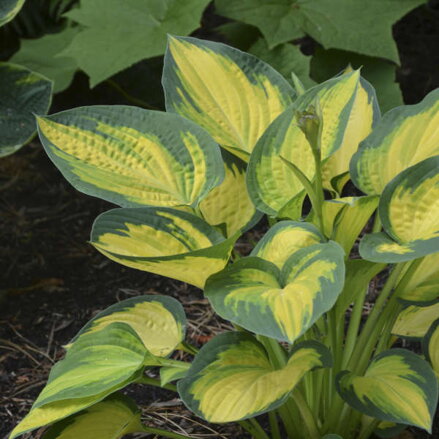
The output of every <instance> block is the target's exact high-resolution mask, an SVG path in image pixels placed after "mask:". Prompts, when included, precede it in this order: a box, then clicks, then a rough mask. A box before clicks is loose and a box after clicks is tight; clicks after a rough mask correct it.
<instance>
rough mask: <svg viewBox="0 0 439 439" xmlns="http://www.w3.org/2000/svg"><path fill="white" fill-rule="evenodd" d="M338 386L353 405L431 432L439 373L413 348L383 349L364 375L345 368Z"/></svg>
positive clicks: (378, 415)
mask: <svg viewBox="0 0 439 439" xmlns="http://www.w3.org/2000/svg"><path fill="white" fill-rule="evenodd" d="M336 386H337V390H338V392H339V394H340V395H341V397H342V398H343V399H344V400H345V401H346V402H347V403H348V404H349V405H350V406H351V407H353V408H354V409H356V410H358V411H360V412H362V413H365V414H366V415H368V416H372V417H374V418H377V419H381V420H384V421H391V422H397V423H400V424H408V425H415V426H417V427H421V428H424V429H425V430H427V431H429V432H431V423H432V418H433V415H434V411H435V410H436V405H437V398H438V386H437V381H436V377H435V375H434V372H433V371H432V369H431V367H430V365H429V364H428V363H427V362H426V361H425V360H423V359H422V358H420V357H419V356H417V355H416V354H414V353H412V352H410V351H406V350H404V349H391V350H388V351H385V352H382V353H381V354H379V355H377V356H376V357H375V358H374V359H373V360H372V362H371V364H370V365H369V367H368V369H367V370H366V373H365V374H364V376H356V375H354V374H353V373H351V372H349V371H347V370H345V371H342V372H341V373H340V374H338V376H337V378H336Z"/></svg>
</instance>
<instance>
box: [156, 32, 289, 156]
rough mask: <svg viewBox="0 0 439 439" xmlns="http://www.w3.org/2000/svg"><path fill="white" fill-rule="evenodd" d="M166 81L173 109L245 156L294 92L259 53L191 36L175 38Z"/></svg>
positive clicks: (169, 107)
mask: <svg viewBox="0 0 439 439" xmlns="http://www.w3.org/2000/svg"><path fill="white" fill-rule="evenodd" d="M163 86H164V90H165V97H166V109H167V111H171V112H175V113H178V114H181V115H182V116H184V117H187V118H188V119H191V120H193V121H194V122H196V123H197V124H198V125H200V126H202V127H203V128H204V129H205V130H206V131H207V132H208V133H209V134H210V135H211V136H212V137H213V138H214V139H215V140H216V141H217V142H218V143H219V144H220V145H221V146H223V147H224V148H226V149H228V150H229V151H230V152H232V153H233V154H235V155H237V156H238V157H239V158H241V159H243V160H245V161H247V160H248V157H249V154H250V153H251V151H252V149H253V147H254V145H255V143H256V141H257V140H258V139H259V137H260V136H261V134H262V133H263V132H264V131H265V128H266V127H267V126H268V125H269V124H270V122H271V121H273V120H274V119H275V118H276V116H278V115H279V114H280V113H281V112H282V111H284V110H285V109H286V108H287V106H288V105H290V104H291V103H292V98H293V97H294V90H293V89H292V87H291V86H290V85H289V84H288V82H287V81H286V80H285V79H284V78H283V77H282V76H281V75H280V73H278V72H276V71H275V70H274V69H273V68H272V67H270V66H269V65H268V64H266V63H264V62H263V61H261V60H259V59H258V58H256V57H254V56H253V55H249V54H247V53H244V52H241V51H240V50H238V49H234V48H232V47H229V46H226V45H224V44H221V43H215V42H212V41H204V40H198V39H196V38H190V37H170V38H169V42H168V48H167V51H166V55H165V67H164V71H163Z"/></svg>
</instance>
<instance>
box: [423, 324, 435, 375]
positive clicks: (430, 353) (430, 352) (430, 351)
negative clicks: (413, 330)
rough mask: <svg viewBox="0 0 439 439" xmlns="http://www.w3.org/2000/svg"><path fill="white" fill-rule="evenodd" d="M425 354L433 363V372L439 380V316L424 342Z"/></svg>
mask: <svg viewBox="0 0 439 439" xmlns="http://www.w3.org/2000/svg"><path fill="white" fill-rule="evenodd" d="M422 347H423V351H424V354H425V356H426V358H427V359H428V361H429V362H430V363H431V365H432V367H433V370H434V371H435V373H436V376H437V378H438V379H439V316H438V319H437V320H435V321H434V322H433V324H432V325H431V326H430V329H429V330H428V332H427V334H426V335H425V337H424V339H423V340H422Z"/></svg>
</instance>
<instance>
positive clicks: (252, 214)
mask: <svg viewBox="0 0 439 439" xmlns="http://www.w3.org/2000/svg"><path fill="white" fill-rule="evenodd" d="M222 156H223V160H224V168H225V169H224V172H225V177H224V180H223V182H222V183H221V184H220V185H219V186H217V187H216V188H214V189H212V190H211V191H210V192H209V194H208V195H207V197H206V198H204V199H203V200H202V201H201V203H200V204H199V208H200V211H201V214H202V215H203V218H204V219H205V220H206V221H207V222H208V223H209V224H211V225H213V226H217V225H221V224H223V225H224V226H225V229H226V235H227V236H228V237H230V236H232V235H234V234H235V233H236V232H238V231H241V233H242V232H244V231H246V230H247V229H249V228H251V227H252V226H254V225H255V224H256V223H257V222H258V221H259V220H260V219H261V217H262V213H261V212H258V211H257V210H256V208H255V206H254V204H253V202H252V200H251V199H250V196H249V194H248V191H247V185H246V183H245V173H246V168H247V164H246V163H245V162H243V161H242V160H240V159H239V158H238V157H236V156H234V155H232V154H230V153H228V152H227V151H222Z"/></svg>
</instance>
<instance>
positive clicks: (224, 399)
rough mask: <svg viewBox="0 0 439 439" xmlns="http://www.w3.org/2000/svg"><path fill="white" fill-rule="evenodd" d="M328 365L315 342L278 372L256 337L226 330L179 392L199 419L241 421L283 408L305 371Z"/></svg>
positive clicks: (299, 347) (198, 359)
mask: <svg viewBox="0 0 439 439" xmlns="http://www.w3.org/2000/svg"><path fill="white" fill-rule="evenodd" d="M330 365H331V356H330V353H329V351H328V350H327V348H326V347H325V346H323V345H322V344H320V343H317V342H314V341H313V342H305V343H301V344H299V345H297V346H296V347H295V348H294V349H293V350H292V351H291V354H290V357H289V359H288V361H287V362H286V364H285V366H283V367H282V368H280V369H275V368H274V367H273V366H272V364H271V363H270V360H269V359H268V357H267V354H266V352H265V350H264V348H263V346H262V345H261V344H260V343H259V342H257V341H256V340H255V339H254V338H253V337H251V336H249V335H246V334H243V333H232V332H228V333H225V334H221V335H219V336H217V337H215V338H214V339H213V340H212V341H210V342H209V343H207V344H206V345H205V346H203V348H202V349H201V350H200V352H199V353H198V354H197V356H196V357H195V360H194V362H193V364H192V367H191V368H190V369H189V372H188V375H187V377H186V378H184V379H183V380H181V381H179V382H178V391H179V393H180V396H181V398H182V399H183V401H184V403H185V404H186V405H187V406H188V407H189V408H190V409H191V410H192V411H193V412H195V413H196V414H197V415H198V416H200V417H202V418H204V419H206V420H208V421H210V422H219V423H221V422H232V421H238V420H241V419H246V418H250V417H254V416H256V415H258V414H260V413H264V412H267V411H270V410H273V409H275V408H276V407H279V406H280V405H281V404H282V403H283V402H284V401H285V399H286V398H287V397H288V395H289V394H290V392H291V391H292V390H293V389H294V387H295V386H296V385H297V384H298V382H299V381H300V380H301V379H302V377H303V376H304V375H305V374H306V373H307V372H309V371H310V370H313V369H315V368H317V367H329V366H330Z"/></svg>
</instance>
